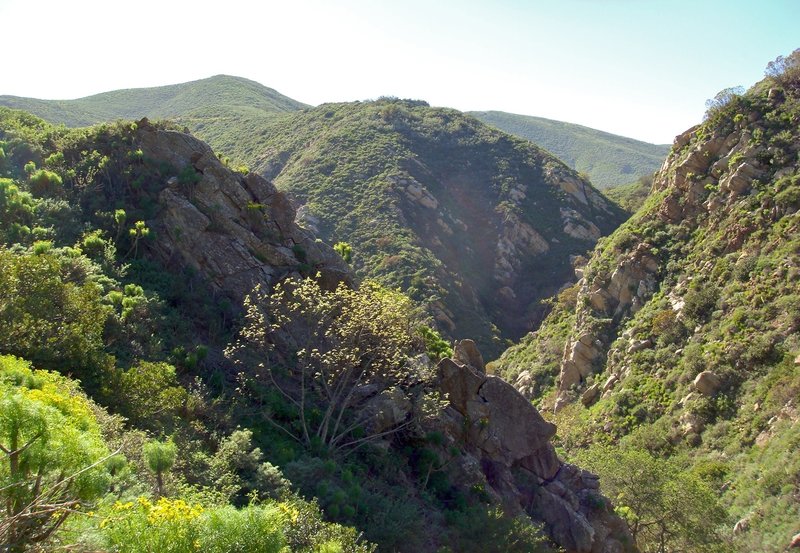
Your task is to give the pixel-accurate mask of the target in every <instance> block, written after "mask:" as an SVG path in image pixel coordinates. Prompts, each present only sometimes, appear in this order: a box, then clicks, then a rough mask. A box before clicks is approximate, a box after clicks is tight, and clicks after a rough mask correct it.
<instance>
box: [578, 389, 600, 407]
mask: <svg viewBox="0 0 800 553" xmlns="http://www.w3.org/2000/svg"><path fill="white" fill-rule="evenodd" d="M599 397H600V385H599V384H593V385H592V386H589V387H588V388H587V389H586V391H585V392H583V395H582V396H581V403H583V405H584V406H585V407H589V406H590V405H591V404H593V403H594V402H595V401H597V398H599Z"/></svg>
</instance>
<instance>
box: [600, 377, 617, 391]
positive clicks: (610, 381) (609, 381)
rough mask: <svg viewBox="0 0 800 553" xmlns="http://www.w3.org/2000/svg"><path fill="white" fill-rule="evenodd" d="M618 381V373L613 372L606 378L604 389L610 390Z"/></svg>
mask: <svg viewBox="0 0 800 553" xmlns="http://www.w3.org/2000/svg"><path fill="white" fill-rule="evenodd" d="M617 382H619V378H617V375H615V374H612V375H611V376H609V377H608V378H607V379H606V381H605V383H604V384H603V391H604V392H607V391H609V390H610V389H611V388H613V387H614V385H615V384H616V383H617Z"/></svg>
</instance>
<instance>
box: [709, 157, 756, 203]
mask: <svg viewBox="0 0 800 553" xmlns="http://www.w3.org/2000/svg"><path fill="white" fill-rule="evenodd" d="M760 175H761V171H760V170H758V169H756V168H755V167H754V166H753V165H751V164H750V163H749V162H747V161H745V162H743V163H741V164H740V165H739V166H738V167H736V169H735V170H734V171H731V174H730V175H728V177H727V178H725V179H723V180H722V181H721V182H720V184H719V188H720V190H721V191H723V192H729V193H731V194H733V195H736V196H738V195H740V194H742V193H744V192H746V191H747V190H749V189H750V187H751V186H752V185H753V179H755V178H758V177H759V176H760Z"/></svg>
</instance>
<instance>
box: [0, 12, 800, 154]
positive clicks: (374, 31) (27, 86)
mask: <svg viewBox="0 0 800 553" xmlns="http://www.w3.org/2000/svg"><path fill="white" fill-rule="evenodd" d="M0 22H1V23H0V24H2V29H3V33H2V35H3V42H4V44H5V45H6V47H5V48H4V52H5V55H4V56H3V58H2V62H1V63H0V94H11V95H16V96H30V97H35V98H45V99H70V98H78V97H82V96H87V95H90V94H95V93H99V92H105V91H108V90H116V89H120V88H138V87H148V86H159V85H166V84H174V83H179V82H186V81H191V80H196V79H202V78H205V77H210V76H212V75H217V74H227V75H235V76H239V77H245V78H248V79H252V80H254V81H257V82H259V83H261V84H264V85H266V86H268V87H271V88H274V89H276V90H277V91H278V92H280V93H282V94H285V95H287V96H289V97H291V98H294V99H296V100H299V101H301V102H305V103H307V104H312V105H317V104H320V103H324V102H334V101H336V102H338V101H352V100H365V99H370V98H377V97H379V96H398V97H400V98H414V99H423V100H426V101H428V102H429V103H430V104H431V105H435V106H447V107H452V108H456V109H459V110H463V111H469V110H479V111H484V110H485V111H488V110H499V111H507V112H512V113H519V114H525V115H535V116H539V117H547V118H550V119H557V120H561V121H568V122H571V123H578V124H581V125H585V126H588V127H593V128H596V129H601V130H604V131H607V132H611V133H614V134H620V135H623V136H629V137H632V138H637V139H640V140H645V141H648V142H653V143H671V142H672V140H673V138H674V136H675V135H677V134H679V133H681V132H682V131H684V130H685V129H687V128H689V127H690V126H692V125H694V124H696V123H698V122H700V121H701V119H702V116H703V112H704V110H705V101H706V100H707V99H708V98H712V97H713V96H714V95H715V94H716V93H717V92H718V91H720V90H722V89H723V88H727V87H731V86H737V85H742V86H745V87H748V86H750V85H752V84H753V83H755V82H756V81H758V80H760V79H761V78H762V77H763V73H764V68H765V66H766V64H767V62H769V61H771V60H773V59H775V58H776V57H777V56H779V55H787V54H789V53H791V52H792V51H793V50H794V49H796V48H800V0H752V1H745V0H725V1H720V0H670V1H666V0H549V1H540V0H529V1H523V0H485V1H473V0H424V1H423V0H392V1H383V0H371V1H370V0H329V1H322V0H281V1H280V2H276V1H273V0H261V1H259V0H224V1H219V0H216V1H213V2H212V1H203V0H193V1H182V0H137V1H136V2H118V1H114V0H69V1H64V0H52V1H50V0H41V1H40V0H0Z"/></svg>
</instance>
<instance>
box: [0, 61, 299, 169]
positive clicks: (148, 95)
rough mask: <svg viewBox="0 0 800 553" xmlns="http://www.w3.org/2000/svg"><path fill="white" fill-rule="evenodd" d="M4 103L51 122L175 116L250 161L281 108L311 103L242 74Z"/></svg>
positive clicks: (217, 146)
mask: <svg viewBox="0 0 800 553" xmlns="http://www.w3.org/2000/svg"><path fill="white" fill-rule="evenodd" d="M0 105H2V106H6V107H10V108H14V109H21V110H24V111H27V112H30V113H33V114H34V115H37V116H39V117H41V118H43V119H45V120H47V121H49V122H51V123H57V124H58V123H62V124H64V125H66V126H68V127H80V126H86V125H93V124H95V123H102V122H105V121H115V120H117V119H141V118H142V117H148V118H150V119H171V120H174V121H176V122H178V123H179V124H181V125H186V126H187V127H189V128H190V129H192V130H193V131H194V132H196V133H197V134H198V136H201V137H202V138H204V139H205V140H207V141H209V142H210V143H211V144H212V146H213V147H214V148H215V149H217V150H219V151H221V152H224V153H227V154H228V155H233V156H234V161H235V162H236V163H237V164H241V163H245V162H246V161H247V160H248V159H249V158H250V156H252V154H253V152H254V149H255V148H256V147H257V142H256V143H254V142H253V141H257V140H258V137H259V134H260V132H261V130H262V129H263V128H264V127H265V126H268V125H269V124H270V122H271V120H272V119H273V118H274V117H275V116H276V115H278V114H282V113H287V112H291V111H297V110H300V109H304V108H306V107H308V106H306V105H305V104H302V103H300V102H298V101H296V100H292V99H291V98H288V97H286V96H283V95H282V94H280V93H278V92H277V91H275V90H273V89H271V88H267V87H266V86H263V85H261V84H258V83H256V82H254V81H250V80H247V79H243V78H241V77H231V76H228V75H216V76H214V77H209V78H207V79H201V80H197V81H191V82H187V83H181V84H174V85H167V86H159V87H153V88H134V89H127V90H115V91H112V92H103V93H101V94H95V95H93V96H87V97H85V98H78V99H76V100H37V99H34V98H20V97H16V96H0Z"/></svg>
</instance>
